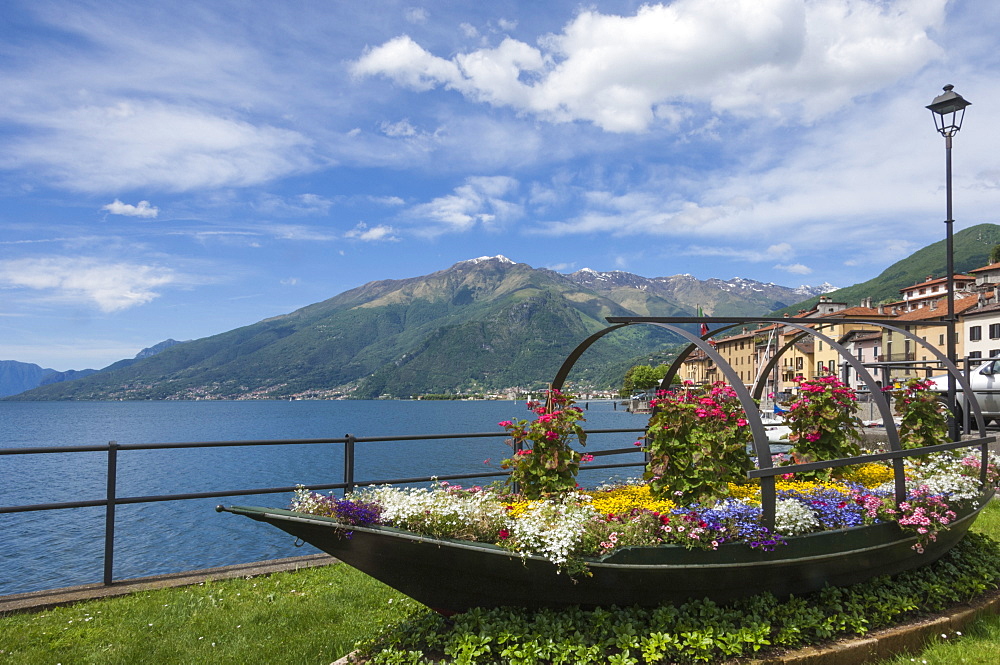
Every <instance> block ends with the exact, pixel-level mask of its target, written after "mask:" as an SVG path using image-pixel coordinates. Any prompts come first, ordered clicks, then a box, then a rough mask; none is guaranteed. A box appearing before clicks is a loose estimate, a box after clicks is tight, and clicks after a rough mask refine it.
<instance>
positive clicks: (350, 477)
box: [344, 434, 357, 494]
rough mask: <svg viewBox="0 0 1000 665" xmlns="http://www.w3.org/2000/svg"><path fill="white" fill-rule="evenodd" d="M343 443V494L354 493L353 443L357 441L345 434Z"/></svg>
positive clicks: (351, 435) (350, 435)
mask: <svg viewBox="0 0 1000 665" xmlns="http://www.w3.org/2000/svg"><path fill="white" fill-rule="evenodd" d="M344 436H345V437H346V440H345V441H344V494H350V493H351V492H353V491H354V443H355V442H356V441H357V439H356V438H355V436H354V435H353V434H345V435H344Z"/></svg>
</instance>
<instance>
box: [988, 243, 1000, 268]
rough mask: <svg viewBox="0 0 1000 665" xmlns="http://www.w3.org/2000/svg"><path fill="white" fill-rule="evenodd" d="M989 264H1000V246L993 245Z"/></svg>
mask: <svg viewBox="0 0 1000 665" xmlns="http://www.w3.org/2000/svg"><path fill="white" fill-rule="evenodd" d="M989 262H990V263H991V264H993V263H1000V245H993V249H991V250H990V258H989Z"/></svg>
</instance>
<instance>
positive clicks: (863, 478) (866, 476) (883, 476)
mask: <svg viewBox="0 0 1000 665" xmlns="http://www.w3.org/2000/svg"><path fill="white" fill-rule="evenodd" d="M844 479H845V480H851V481H853V482H856V483H859V484H861V485H864V486H865V487H867V488H869V489H871V488H873V487H878V486H879V485H881V484H883V483H887V482H889V481H890V480H892V469H890V468H889V467H888V466H886V465H884V464H876V463H875V462H869V463H867V464H859V465H857V466H849V467H847V469H845V473H844Z"/></svg>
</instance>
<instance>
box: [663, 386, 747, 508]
mask: <svg viewBox="0 0 1000 665" xmlns="http://www.w3.org/2000/svg"><path fill="white" fill-rule="evenodd" d="M653 407H654V411H653V415H652V416H651V417H650V419H649V425H648V427H647V431H646V450H647V452H648V454H649V462H648V464H647V465H646V472H645V474H644V475H643V478H645V479H646V480H648V481H649V488H650V492H651V493H652V494H653V495H654V496H657V497H662V498H669V499H672V500H675V501H676V502H677V503H678V504H680V505H688V504H690V503H700V502H707V501H711V500H713V499H721V498H724V497H726V496H728V495H729V483H730V482H734V483H738V482H744V481H745V480H746V472H747V471H748V470H749V469H750V457H749V455H748V453H747V445H748V444H749V443H750V441H751V440H752V436H753V435H752V433H751V432H750V427H749V426H748V424H747V421H746V414H745V413H744V411H743V406H742V405H741V404H740V402H739V399H737V397H736V393H735V392H734V391H733V389H732V388H730V387H729V386H726V385H725V384H722V383H716V384H714V385H711V386H700V387H694V386H685V387H683V388H681V389H679V390H677V391H674V392H668V393H666V394H664V395H661V396H660V397H658V398H657V399H655V400H653ZM678 494H679V495H680V498H679V499H678V498H677V496H676V495H678Z"/></svg>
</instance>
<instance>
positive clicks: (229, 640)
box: [0, 565, 424, 665]
mask: <svg viewBox="0 0 1000 665" xmlns="http://www.w3.org/2000/svg"><path fill="white" fill-rule="evenodd" d="M423 609H424V608H423V606H422V605H419V604H418V603H416V602H414V601H412V600H410V599H409V598H407V597H405V596H402V594H400V593H398V592H396V591H394V590H392V589H390V588H389V587H387V586H385V585H383V584H381V583H380V582H377V581H375V580H374V579H372V578H370V577H368V576H367V575H364V574H362V573H359V572H358V571H356V570H354V569H353V568H350V567H348V566H344V565H334V566H327V567H322V568H311V569H304V570H300V571H296V572H289V573H277V574H274V575H271V576H268V577H256V578H252V579H235V580H226V581H219V582H205V583H203V584H198V585H194V586H189V587H181V588H175V589H161V590H157V591H148V592H142V593H136V594H133V595H131V596H125V597H118V598H110V599H107V600H100V601H89V602H84V603H78V604H76V605H72V606H69V607H60V608H56V609H52V610H45V611H42V612H38V613H33V614H11V615H8V616H3V617H0V663H5V664H6V663H11V664H13V663H17V665H32V664H34V663H39V664H41V663H45V664H46V665H54V664H55V663H64V664H66V665H68V664H70V663H74V664H75V663H94V664H98V663H99V664H101V665H103V664H105V663H107V664H109V665H118V664H123V665H124V664H132V663H144V664H147V663H185V664H192V665H193V664H197V663H206V664H207V663H211V664H212V665H221V664H224V663H225V664H228V663H234V664H235V663H247V664H250V663H253V664H264V663H267V664H274V665H281V664H284V663H302V664H308V665H313V664H319V663H323V664H328V663H331V662H333V661H334V660H336V659H338V658H340V657H341V656H343V655H344V654H346V653H348V652H350V651H351V650H352V648H353V645H354V643H355V641H356V640H358V639H361V638H363V637H366V636H371V635H373V634H374V633H376V632H377V631H378V630H379V629H380V627H382V626H385V625H387V624H388V623H391V622H394V621H398V620H400V619H402V618H404V617H406V616H408V615H409V614H410V613H411V612H413V611H416V610H423Z"/></svg>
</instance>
